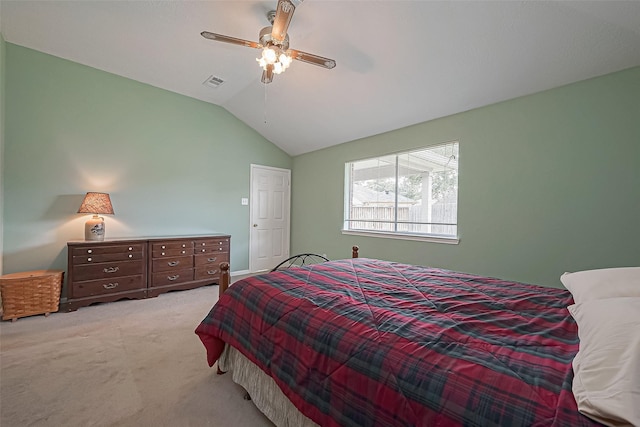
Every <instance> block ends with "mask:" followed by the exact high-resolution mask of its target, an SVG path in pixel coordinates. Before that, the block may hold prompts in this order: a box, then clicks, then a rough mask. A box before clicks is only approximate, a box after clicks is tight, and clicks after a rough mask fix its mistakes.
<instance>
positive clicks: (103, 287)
mask: <svg viewBox="0 0 640 427" xmlns="http://www.w3.org/2000/svg"><path fill="white" fill-rule="evenodd" d="M146 287H147V284H146V283H144V280H143V276H142V275H137V276H125V277H113V278H111V279H99V280H89V281H85V282H77V283H74V284H73V286H72V289H71V292H72V296H73V298H84V297H90V296H94V295H105V294H109V293H116V292H124V291H131V290H134V289H141V288H146Z"/></svg>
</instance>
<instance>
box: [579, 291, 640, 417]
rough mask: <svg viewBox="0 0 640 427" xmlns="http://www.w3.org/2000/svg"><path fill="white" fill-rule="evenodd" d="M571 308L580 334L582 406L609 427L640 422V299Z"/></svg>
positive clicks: (580, 395) (630, 298)
mask: <svg viewBox="0 0 640 427" xmlns="http://www.w3.org/2000/svg"><path fill="white" fill-rule="evenodd" d="M567 308H568V309H569V312H570V313H571V315H572V316H573V318H574V319H575V320H576V322H577V324H578V336H579V338H580V348H579V351H578V354H576V357H575V358H574V360H573V372H574V378H573V394H574V396H575V398H576V403H577V404H578V410H579V411H580V412H581V413H582V414H584V415H586V416H587V417H589V418H592V419H594V420H596V421H599V422H601V423H603V424H605V425H608V426H640V298H635V297H625V298H609V299H603V300H595V301H588V302H585V303H581V304H574V305H570V306H569V307H567Z"/></svg>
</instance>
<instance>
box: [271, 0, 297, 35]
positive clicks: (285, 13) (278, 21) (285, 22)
mask: <svg viewBox="0 0 640 427" xmlns="http://www.w3.org/2000/svg"><path fill="white" fill-rule="evenodd" d="M295 10H296V7H295V6H294V4H293V2H292V1H291V0H278V7H277V8H276V17H275V18H274V19H273V28H272V29H271V38H272V39H273V40H275V41H276V42H278V43H280V42H282V41H283V40H284V38H285V37H287V30H288V29H289V24H290V23H291V18H293V12H295Z"/></svg>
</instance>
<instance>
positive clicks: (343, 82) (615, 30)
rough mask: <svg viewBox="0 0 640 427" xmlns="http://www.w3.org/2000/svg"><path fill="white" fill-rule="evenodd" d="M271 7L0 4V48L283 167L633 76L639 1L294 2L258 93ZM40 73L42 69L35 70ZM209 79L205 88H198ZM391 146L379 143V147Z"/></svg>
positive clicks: (638, 52) (638, 53)
mask: <svg viewBox="0 0 640 427" xmlns="http://www.w3.org/2000/svg"><path fill="white" fill-rule="evenodd" d="M275 5H276V0H271V1H268V2H263V1H241V0H236V1H188V0H187V1H177V0H170V1H166V0H165V1H143V0H138V1H90V0H76V1H60V0H56V1H51V0H46V1H35V0H31V1H24V0H19V1H14V0H2V1H1V3H0V16H1V20H0V25H1V26H0V29H1V31H2V34H3V36H4V38H5V40H6V41H7V42H10V43H14V44H17V45H20V46H24V47H28V48H31V49H35V50H38V51H41V52H45V53H48V54H51V55H55V56H58V57H61V58H65V59H68V60H71V61H75V62H78V63H81V64H85V65H88V66H91V67H94V68H97V69H100V70H104V71H107V72H110V73H114V74H117V75H120V76H123V77H127V78H130V79H133V80H137V81H140V82H143V83H147V84H150V85H153V86H156V87H159V88H163V89H166V90H169V91H173V92H177V93H180V94H183V95H186V96H189V97H193V98H196V99H200V100H202V101H206V102H209V103H212V104H216V105H219V106H221V107H223V108H225V109H227V110H228V111H229V112H230V113H232V114H233V115H234V116H236V117H238V118H239V119H240V120H242V121H243V122H244V123H246V124H247V125H248V126H250V127H251V128H253V129H255V130H256V131H257V132H259V133H260V134H262V135H263V136H264V137H265V138H267V139H268V140H269V141H271V142H273V143H274V144H276V145H277V146H279V147H281V148H282V149H283V150H285V151H286V152H287V153H289V154H290V155H298V154H302V153H306V152H310V151H314V150H318V149H321V148H324V147H329V146H332V145H336V144H340V143H343V142H348V141H351V140H355V139H358V138H363V137H366V136H370V135H374V134H379V133H383V132H387V131H391V130H394V129H398V128H401V127H405V126H408V125H412V124H415V123H420V122H423V121H427V120H431V119H435V118H438V117H443V116H447V115H451V114H455V113H458V112H462V111H466V110H470V109H473V108H477V107H481V106H484V105H489V104H493V103H496V102H499V101H503V100H507V99H512V98H515V97H518V96H522V95H527V94H531V93H535V92H539V91H543V90H546V89H551V88H554V87H558V86H561V85H565V84H568V83H572V82H576V81H579V80H584V79H587V78H591V77H595V76H599V75H603V74H607V73H610V72H614V71H618V70H622V69H625V68H629V67H632V66H637V65H640V2H638V1H420V0H414V1H400V0H389V1H384V0H376V1H373V0H371V1H327V0H305V1H304V2H302V3H301V4H299V5H298V7H297V8H296V10H295V14H294V16H293V20H292V22H291V25H290V27H289V37H290V41H291V47H292V48H294V49H298V50H302V51H305V52H310V53H314V54H317V55H321V56H325V57H328V58H332V59H334V60H335V61H336V62H337V66H336V68H334V69H333V70H327V69H324V68H321V67H317V66H313V65H309V64H305V63H303V62H300V61H294V63H293V64H292V65H291V67H290V68H289V69H288V70H287V71H286V72H285V73H283V74H281V75H278V76H276V77H275V79H274V81H273V83H271V84H269V85H266V86H265V85H263V84H262V83H261V82H260V77H261V70H260V68H259V67H258V64H257V62H256V59H255V58H256V57H257V56H259V54H260V52H259V51H257V50H255V49H251V48H246V47H242V46H234V45H229V44H225V43H219V42H215V41H211V40H207V39H205V38H203V37H202V36H201V35H200V32H202V31H205V30H206V31H211V32H215V33H222V34H226V35H230V36H233V37H237V38H242V39H247V40H252V41H258V33H259V31H260V29H261V28H262V27H265V26H268V25H269V23H268V21H267V18H266V14H267V12H268V11H269V10H272V9H275ZM43 72H46V70H43ZM210 76H216V77H218V78H221V79H222V80H224V83H223V84H222V85H221V86H219V87H218V88H212V87H209V86H206V85H203V82H205V81H206V80H207V79H208V78H209V77H210ZM390 143H392V141H390Z"/></svg>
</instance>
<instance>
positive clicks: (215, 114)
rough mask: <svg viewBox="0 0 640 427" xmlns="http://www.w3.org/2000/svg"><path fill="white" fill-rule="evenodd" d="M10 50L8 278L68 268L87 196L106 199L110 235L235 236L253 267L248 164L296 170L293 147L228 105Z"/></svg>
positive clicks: (239, 262)
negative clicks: (245, 202)
mask: <svg viewBox="0 0 640 427" xmlns="http://www.w3.org/2000/svg"><path fill="white" fill-rule="evenodd" d="M5 48H6V63H3V66H4V67H5V70H6V89H7V91H6V111H5V113H6V125H7V126H6V129H5V134H4V137H5V138H4V141H5V164H4V171H3V174H2V175H3V178H4V179H3V181H4V203H5V207H4V272H5V273H11V272H15V271H24V270H31V269H42V268H59V269H65V270H66V253H67V252H66V246H65V245H66V242H67V241H68V240H73V239H84V222H85V221H86V219H87V216H86V215H81V214H77V213H76V211H77V210H78V207H79V206H80V202H81V201H82V198H83V196H84V194H85V192H87V191H104V192H108V193H110V195H111V200H112V202H113V205H114V210H115V215H114V216H110V215H107V216H106V218H105V222H106V235H107V238H115V237H141V236H166V235H180V234H205V233H214V232H221V233H228V234H231V235H232V239H231V266H232V270H233V271H240V270H246V269H248V263H249V262H248V257H249V255H248V254H249V252H248V241H249V226H248V225H249V208H248V206H241V204H240V199H241V198H242V197H249V186H250V182H249V178H250V164H252V163H255V164H261V165H267V166H274V167H280V168H287V169H290V168H291V166H292V160H291V158H290V157H289V156H288V155H287V154H286V153H284V152H283V151H281V150H280V149H279V148H277V147H276V146H274V145H273V144H272V143H270V142H269V141H267V140H266V139H264V138H263V137H262V136H260V135H259V134H258V133H256V132H255V131H253V130H252V129H250V128H249V127H247V126H246V125H245V124H244V123H242V122H241V121H240V120H238V119H237V118H235V117H234V116H232V115H231V114H229V113H228V112H227V111H226V110H224V109H223V108H220V107H217V106H214V105H211V104H208V103H205V102H201V101H197V100H194V99H192V98H188V97H185V96H182V95H178V94H175V93H172V92H168V91H165V90H162V89H158V88H154V87H151V86H148V85H145V84H141V83H139V82H136V81H133V80H129V79H126V78H123V77H119V76H116V75H113V74H109V73H106V72H102V71H99V70H96V69H93V68H89V67H86V66H83V65H80V64H77V63H74V62H70V61H66V60H63V59H60V58H56V57H53V56H50V55H46V54H43V53H40V52H37V51H34V50H30V49H26V48H23V47H20V46H17V45H13V44H11V43H6V46H5ZM3 74H4V73H3Z"/></svg>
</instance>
